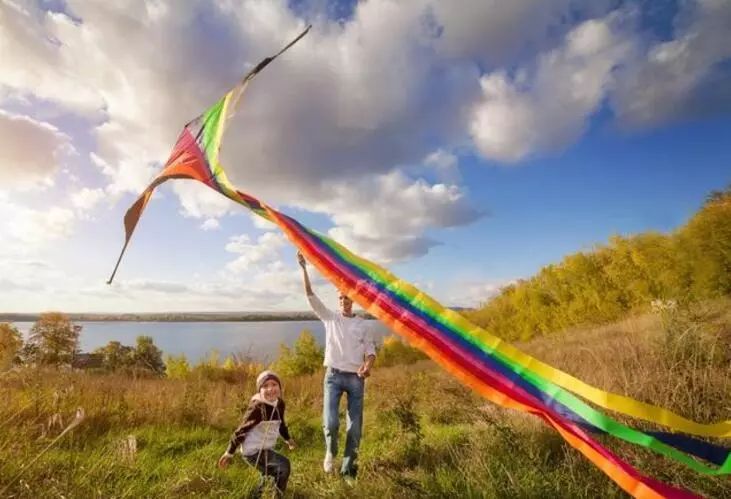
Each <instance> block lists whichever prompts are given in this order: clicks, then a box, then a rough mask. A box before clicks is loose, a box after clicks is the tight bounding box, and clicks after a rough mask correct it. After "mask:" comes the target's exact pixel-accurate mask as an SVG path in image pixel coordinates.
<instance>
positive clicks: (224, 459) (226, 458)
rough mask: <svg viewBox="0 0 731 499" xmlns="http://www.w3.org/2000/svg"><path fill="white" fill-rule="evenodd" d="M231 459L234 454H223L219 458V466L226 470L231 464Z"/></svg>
mask: <svg viewBox="0 0 731 499" xmlns="http://www.w3.org/2000/svg"><path fill="white" fill-rule="evenodd" d="M231 459H233V456H232V455H231V454H224V455H222V456H221V457H219V458H218V467H219V468H221V469H222V470H225V469H226V468H227V467H228V465H229V464H231Z"/></svg>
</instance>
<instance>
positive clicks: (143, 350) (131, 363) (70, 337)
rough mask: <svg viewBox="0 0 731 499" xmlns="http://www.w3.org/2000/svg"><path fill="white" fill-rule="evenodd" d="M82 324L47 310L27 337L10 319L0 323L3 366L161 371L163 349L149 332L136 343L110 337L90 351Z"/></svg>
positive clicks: (0, 349) (0, 366) (158, 373)
mask: <svg viewBox="0 0 731 499" xmlns="http://www.w3.org/2000/svg"><path fill="white" fill-rule="evenodd" d="M81 329H82V326H79V325H77V324H74V323H73V321H71V319H70V318H69V316H68V315H66V314H63V313H61V312H46V313H43V314H41V315H40V317H39V318H38V320H37V321H36V322H35V323H34V324H33V326H32V327H31V330H30V334H29V336H28V340H27V341H23V337H22V335H21V334H20V331H18V329H17V328H16V327H15V326H13V325H12V324H10V323H0V370H2V369H7V368H9V367H12V366H13V365H20V366H27V367H41V366H50V367H69V368H70V367H92V368H99V369H103V370H107V371H119V370H128V371H134V372H146V373H152V374H157V375H161V374H164V372H165V363H164V362H163V359H162V351H161V350H160V349H159V348H157V346H155V344H154V342H153V341H152V338H151V337H149V336H138V337H137V340H136V345H135V346H127V345H122V344H121V343H120V342H118V341H110V342H109V343H108V344H107V345H106V346H104V347H101V348H97V349H96V350H94V351H93V352H91V353H82V352H81V351H80V349H79V336H80V334H81Z"/></svg>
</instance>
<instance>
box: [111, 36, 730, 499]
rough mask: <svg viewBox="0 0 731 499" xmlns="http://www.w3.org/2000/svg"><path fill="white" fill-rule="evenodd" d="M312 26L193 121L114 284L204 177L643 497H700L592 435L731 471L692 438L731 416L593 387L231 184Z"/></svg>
mask: <svg viewBox="0 0 731 499" xmlns="http://www.w3.org/2000/svg"><path fill="white" fill-rule="evenodd" d="M309 29H310V27H307V29H305V31H304V32H302V33H301V34H300V35H299V36H297V38H295V39H294V40H293V41H292V42H291V43H289V44H288V45H287V46H286V47H284V48H283V49H282V50H281V51H279V52H278V53H277V54H276V55H274V56H272V57H268V58H266V59H264V60H263V61H262V62H260V63H259V64H258V65H257V66H256V67H255V68H254V69H253V70H251V71H250V72H249V73H248V74H247V75H246V76H245V77H244V78H243V79H242V80H241V82H240V83H239V84H238V85H237V86H236V87H234V88H233V89H232V90H231V91H229V92H228V93H227V94H226V95H225V96H223V97H222V98H221V99H220V100H219V101H218V102H216V103H215V104H214V105H213V106H211V107H210V108H209V109H208V110H206V111H205V112H204V113H203V114H201V115H200V116H199V117H197V118H196V119H194V120H192V121H191V122H190V123H188V124H187V125H186V126H185V128H184V129H183V131H182V132H181V134H180V136H179V137H178V140H177V143H176V144H175V147H174V149H173V151H172V153H171V155H170V158H169V159H168V161H167V163H166V164H165V167H164V169H163V171H162V172H161V173H160V174H159V175H158V176H157V177H156V178H155V179H154V180H153V182H152V183H151V184H150V186H149V187H148V188H147V189H145V191H144V192H143V193H142V194H141V195H140V197H139V198H138V199H137V201H136V202H135V203H134V204H133V205H132V207H131V208H130V209H129V210H128V211H127V214H126V215H125V217H124V225H125V243H124V247H123V248H122V252H121V253H120V255H119V259H118V260H117V264H116V266H115V268H114V272H113V273H112V276H111V277H110V279H109V281H108V283H110V284H111V282H112V280H113V279H114V275H115V274H116V272H117V269H118V267H119V264H120V262H121V259H122V256H123V255H124V252H125V250H126V248H127V246H128V244H129V241H130V238H131V236H132V233H133V231H134V229H135V227H136V225H137V222H138V221H139V219H140V216H141V215H142V212H143V211H144V209H145V206H146V205H147V202H148V201H149V199H150V197H151V196H152V193H153V191H154V189H155V188H156V187H157V186H158V185H160V184H161V183H163V182H165V181H166V180H168V179H173V178H186V179H192V180H197V181H199V182H203V183H204V184H206V185H207V186H209V187H210V188H212V189H214V190H216V191H218V192H219V193H221V194H223V195H224V196H226V197H228V198H230V199H231V200H233V201H235V202H237V203H239V204H241V205H243V206H245V207H246V208H248V209H249V210H251V211H253V212H255V213H256V214H258V215H259V216H261V217H263V218H265V219H266V220H268V221H270V222H272V223H273V224H275V225H277V226H278V227H279V228H280V229H281V230H282V231H283V233H284V234H285V235H286V236H287V237H288V239H289V240H290V241H291V242H292V243H293V244H294V245H295V246H296V247H297V248H298V249H299V251H301V252H302V254H303V255H304V256H305V258H306V259H307V260H308V261H309V262H310V263H312V265H314V266H315V268H317V269H318V271H320V272H321V273H322V274H323V275H324V276H325V277H326V278H327V279H328V280H329V281H330V282H332V283H333V284H334V285H335V286H336V287H337V288H338V289H339V290H340V291H342V292H344V293H345V294H347V295H348V296H349V297H350V298H351V299H352V300H353V301H355V302H356V303H358V304H359V305H360V306H361V307H363V308H364V309H365V310H367V311H368V312H369V313H371V314H372V315H373V316H375V317H376V318H378V319H379V320H381V321H382V322H384V323H385V324H386V325H388V326H389V327H390V329H391V330H392V331H394V332H395V333H397V334H399V335H400V336H402V337H404V338H406V339H407V340H408V342H409V343H410V344H411V345H413V346H415V347H416V348H418V349H420V350H421V351H423V352H424V353H426V354H427V355H428V356H429V357H430V358H431V359H432V360H434V361H435V362H436V363H437V364H439V365H440V366H441V367H442V368H443V369H445V370H446V371H447V372H449V373H451V374H452V375H454V376H455V377H456V378H457V379H458V380H460V381H461V382H462V383H463V384H465V385H466V386H469V387H470V388H472V389H474V390H475V391H476V392H478V393H479V394H481V395H482V396H483V397H485V398H486V399H488V400H490V401H492V402H494V403H496V404H498V405H500V406H503V407H506V408H511V409H516V410H519V411H523V412H528V413H531V414H534V415H536V416H538V417H540V418H541V419H543V420H544V421H545V422H546V423H547V424H549V425H550V426H552V427H553V428H554V429H556V431H558V432H559V434H560V435H561V436H562V437H563V438H564V439H565V440H566V442H568V443H569V444H570V445H571V446H573V447H574V448H576V449H577V450H578V451H579V452H581V453H582V454H584V456H586V457H587V458H588V459H589V460H591V461H592V462H593V463H594V464H595V465H596V466H597V467H598V468H599V469H601V470H602V471H603V472H604V473H605V474H607V475H608V476H609V477H610V478H611V479H612V480H614V481H615V482H616V483H617V484H618V485H619V486H620V487H621V488H622V489H624V490H625V491H627V492H628V493H629V494H631V495H633V496H635V497H641V498H658V497H696V496H695V495H693V494H692V493H691V492H689V491H686V490H683V489H679V488H676V487H673V486H670V485H667V484H664V483H662V482H659V481H657V480H654V479H653V478H650V477H647V476H644V475H642V474H640V473H639V472H638V471H637V470H635V469H634V468H633V467H631V466H630V465H629V464H627V463H625V462H624V461H622V460H620V459H619V458H618V457H616V456H615V455H614V454H612V453H611V452H610V451H608V450H607V449H606V448H604V447H603V446H602V445H600V444H599V443H598V442H597V441H596V440H594V439H593V438H592V436H590V435H589V433H594V434H608V435H612V436H613V437H616V438H619V439H622V440H624V441H627V442H630V443H633V444H636V445H639V446H642V447H645V448H647V449H650V450H652V451H654V452H656V453H658V454H661V455H664V456H666V457H669V458H671V459H673V460H675V461H677V462H680V463H683V464H684V465H686V466H688V467H690V468H692V469H693V470H695V471H697V472H700V473H704V474H708V475H723V474H729V473H731V452H729V450H728V449H726V448H724V447H722V446H720V445H716V444H712V443H709V442H706V441H703V440H700V439H697V438H694V437H692V436H690V435H696V436H702V437H720V438H725V437H729V436H731V421H723V422H719V423H716V424H701V423H697V422H694V421H691V420H689V419H686V418H683V417H681V416H679V415H677V414H674V413H673V412H671V411H668V410H666V409H663V408H660V407H656V406H653V405H650V404H646V403H643V402H639V401H636V400H633V399H631V398H629V397H625V396H622V395H617V394H612V393H608V392H605V391H603V390H600V389H598V388H595V387H593V386H590V385H588V384H586V383H584V382H582V381H580V380H578V379H576V378H575V377H573V376H571V375H569V374H567V373H565V372H562V371H560V370H558V369H555V368H553V367H551V366H549V365H547V364H544V363H542V362H540V361H539V360H537V359H534V358H532V357H531V356H529V355H527V354H525V353H523V352H521V351H520V350H518V349H516V348H515V347H513V346H511V345H510V344H508V343H506V342H504V341H502V340H501V339H499V338H497V337H496V336H493V335H491V334H490V333H488V332H487V331H485V330H483V329H481V328H480V327H478V326H476V325H474V324H472V323H470V322H469V321H468V320H467V319H466V318H464V317H462V316H461V315H460V314H458V313H457V312H454V311H452V310H449V309H447V308H444V307H442V306H441V305H440V304H439V303H437V302H436V301H435V300H433V299H432V298H430V297H429V296H427V295H426V294H425V293H423V292H421V291H420V290H418V289H416V288H415V287H413V286H411V285H410V284H408V283H406V282H405V281H403V280H400V279H398V278H397V277H396V276H394V275H393V274H391V273H390V272H388V271H387V270H385V269H383V268H381V267H379V266H377V265H376V264H374V263H372V262H369V261H368V260H365V259H363V258H361V257H359V256H357V255H355V254H354V253H352V252H350V251H349V250H348V249H346V248H345V247H344V246H342V245H340V244H338V243H337V242H335V241H333V240H332V239H330V238H328V237H326V236H324V235H322V234H319V233H317V232H316V231H313V230H310V229H308V228H306V227H304V226H302V225H301V224H300V223H299V222H297V221H296V220H294V219H293V218H291V217H289V216H287V215H285V214H283V213H281V212H279V211H277V210H275V209H274V208H272V207H270V206H268V205H267V204H265V203H264V202H262V201H259V200H258V199H256V198H254V197H252V196H250V195H248V194H246V193H244V192H241V191H239V190H238V189H236V188H235V187H234V186H233V185H232V184H231V183H230V182H229V180H228V178H227V177H226V174H225V172H224V170H223V168H222V167H221V164H220V163H219V160H218V155H219V150H220V146H221V140H222V136H223V132H224V128H225V125H226V122H227V120H228V119H229V118H230V117H231V116H232V115H233V114H234V113H235V111H236V106H237V103H238V101H239V99H240V98H241V96H242V94H243V92H244V90H245V89H246V87H247V85H248V84H249V82H250V81H251V80H252V79H253V77H254V76H255V75H256V74H258V73H259V72H260V71H261V70H262V69H263V68H264V67H266V66H267V65H268V64H269V63H270V62H272V61H273V60H274V59H275V58H276V57H278V56H279V55H281V54H282V53H283V52H284V51H285V50H287V49H288V48H289V47H291V46H292V45H294V43H296V42H297V41H298V40H300V39H301V38H302V37H303V36H304V35H305V34H306V33H307V32H308V31H309ZM579 397H582V398H583V399H585V400H586V401H588V402H592V403H594V404H596V405H597V406H599V407H602V408H604V409H608V410H611V411H614V412H618V413H621V414H624V415H627V416H632V417H635V418H638V419H642V420H645V421H647V422H650V423H655V424H658V425H662V426H665V427H667V428H668V429H670V430H671V431H670V432H663V431H657V432H643V431H640V430H638V429H634V428H631V427H629V426H627V425H624V424H622V423H620V422H618V421H616V420H615V419H613V418H611V417H609V416H607V415H606V414H604V413H602V412H601V411H599V410H597V409H595V408H594V407H593V406H590V405H589V404H588V403H586V402H585V401H584V400H582V399H580V398H579ZM686 434H687V435H686ZM690 456H694V457H695V458H700V459H702V460H704V461H707V462H708V463H711V464H713V465H715V466H716V467H713V466H710V465H709V464H706V463H703V462H701V461H698V460H696V459H695V458H694V457H690Z"/></svg>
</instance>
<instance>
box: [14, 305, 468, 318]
mask: <svg viewBox="0 0 731 499" xmlns="http://www.w3.org/2000/svg"><path fill="white" fill-rule="evenodd" d="M451 309H452V310H455V311H458V312H459V311H462V310H466V309H465V308H463V307H451ZM40 315H41V314H22V313H0V322H35V321H37V320H38V317H39V316H40ZM66 315H68V317H69V318H70V319H71V320H72V321H75V322H267V321H281V322H286V321H316V320H318V319H317V316H316V315H315V314H314V313H313V312H310V311H300V312H191V313H183V312H159V313H140V314H134V313H126V314H103V313H67V314H66ZM356 315H359V316H360V317H363V318H364V319H375V317H373V316H372V315H371V314H369V313H367V312H364V311H357V312H356Z"/></svg>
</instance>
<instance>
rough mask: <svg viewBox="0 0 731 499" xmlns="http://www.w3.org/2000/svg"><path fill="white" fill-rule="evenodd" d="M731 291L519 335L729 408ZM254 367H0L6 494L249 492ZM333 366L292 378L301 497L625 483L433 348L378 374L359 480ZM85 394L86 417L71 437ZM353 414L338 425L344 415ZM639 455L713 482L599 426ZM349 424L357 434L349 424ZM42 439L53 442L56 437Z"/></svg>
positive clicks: (707, 406)
mask: <svg viewBox="0 0 731 499" xmlns="http://www.w3.org/2000/svg"><path fill="white" fill-rule="evenodd" d="M730 309H731V307H729V302H728V301H722V302H717V303H713V304H706V305H703V306H702V307H696V308H694V310H692V311H684V312H677V313H673V314H671V315H669V316H668V315H666V316H665V317H660V316H657V315H646V316H638V317H633V318H628V319H626V320H624V321H622V322H619V323H615V324H611V325H606V326H603V327H600V328H595V329H590V330H575V331H569V332H567V333H565V334H563V335H560V336H555V337H548V338H542V339H540V340H536V341H533V342H530V343H527V344H524V345H520V346H521V348H524V349H525V350H527V351H528V352H530V353H531V354H533V355H535V356H537V357H538V358H540V359H542V360H544V361H546V362H548V363H550V364H552V365H554V366H556V367H560V368H562V369H564V370H566V371H568V372H570V373H572V374H574V375H576V376H578V377H579V378H581V379H583V380H585V381H587V382H590V383H592V384H594V385H596V386H599V387H601V388H603V389H606V390H610V391H614V392H618V393H624V394H627V395H630V396H633V397H635V398H638V399H640V400H643V401H647V402H651V403H654V404H658V405H661V406H664V407H667V408H669V409H672V410H674V411H675V412H678V413H680V414H682V415H684V416H686V417H690V418H692V419H695V420H698V421H703V422H711V421H720V420H726V419H731V358H730V356H731V353H730V352H731V347H730V343H729V339H730V338H731V312H730ZM253 384H254V381H253V379H252V378H249V379H247V380H246V381H245V382H244V383H238V384H231V383H227V382H225V381H212V380H210V379H203V378H201V379H187V380H173V379H145V378H138V379H134V378H131V377H125V376H122V375H102V374H89V373H84V372H63V371H54V370H48V371H45V370H44V371H40V370H30V369H26V370H19V371H14V372H9V373H5V374H3V375H2V377H1V378H0V400H1V401H2V404H0V497H28V498H29V497H33V498H36V497H59V498H60V497H65V498H76V497H79V498H86V497H117V498H121V497H245V496H246V495H247V494H248V492H249V491H251V490H252V489H253V488H254V486H255V484H256V483H257V480H258V475H257V473H256V472H254V471H253V470H252V469H251V468H250V467H249V466H248V465H246V464H245V463H244V462H243V461H242V460H240V459H237V460H236V461H235V463H234V464H233V465H232V466H231V467H229V469H227V470H225V471H221V470H218V469H217V468H216V466H215V464H216V460H217V458H218V457H219V456H220V454H221V453H222V452H223V450H224V448H225V446H226V443H227V441H228V438H229V436H230V433H231V431H232V430H233V428H234V427H235V426H236V425H237V423H238V418H239V417H240V414H241V410H242V408H243V407H244V406H245V404H246V402H247V400H248V398H249V396H250V395H251V394H252V393H253ZM321 384H322V378H321V374H315V375H310V376H301V377H296V378H292V379H285V380H284V395H285V400H286V401H287V405H288V420H289V425H290V431H291V433H292V435H293V436H294V438H295V439H296V440H297V443H298V448H297V449H296V450H294V451H291V452H290V451H286V450H283V451H282V452H283V453H285V454H287V455H288V456H289V458H290V460H291V462H292V467H293V472H292V476H291V478H290V484H289V491H288V496H289V497H381V498H386V497H404V496H405V495H408V496H411V497H495V498H498V497H500V498H502V497H505V498H508V497H511V498H512V497H521V498H530V497H535V498H539V497H540V498H545V497H562V498H564V497H586V498H589V497H591V498H594V497H624V496H625V494H624V492H622V491H621V490H620V489H619V488H618V487H616V486H615V485H614V484H613V483H612V482H611V481H610V480H609V479H608V478H607V477H606V476H605V475H604V474H603V473H601V472H600V471H599V470H598V469H596V468H595V467H594V466H593V465H591V464H590V463H589V462H588V461H587V460H586V459H584V458H583V457H582V456H581V455H580V454H579V453H578V452H576V451H575V450H573V449H572V448H570V447H569V446H567V445H566V444H564V442H563V440H562V439H561V438H560V437H559V436H558V434H556V433H555V432H554V431H553V430H551V429H550V428H548V427H547V426H545V425H544V424H543V423H541V422H540V421H539V420H538V419H536V418H534V417H532V416H527V415H523V414H518V413H515V412H512V411H506V410H502V409H500V408H498V407H496V406H494V405H492V404H490V403H488V402H486V401H484V400H482V399H480V398H478V397H477V396H475V395H474V394H472V393H471V392H470V391H468V390H466V389H465V388H463V387H462V386H461V385H460V384H458V383H457V382H456V381H454V380H453V379H452V378H451V377H450V376H449V375H447V374H446V373H444V372H443V371H441V370H440V369H439V368H438V367H436V366H435V365H434V364H432V363H431V362H430V361H421V362H418V363H415V364H410V365H397V366H393V367H388V368H380V369H377V370H376V371H375V372H374V374H373V376H372V377H371V378H370V379H369V381H368V383H367V388H366V403H365V408H366V409H365V424H364V439H363V443H362V448H361V461H360V474H359V479H358V481H357V483H356V485H355V487H350V486H349V485H347V484H345V483H344V482H343V481H341V480H340V479H339V478H337V477H336V476H329V475H325V474H324V473H323V472H322V470H321V459H322V453H323V450H322V447H323V443H322V430H321V427H320V412H321V404H322V388H321ZM77 407H82V408H83V409H84V411H85V419H84V420H83V421H82V422H81V423H80V424H79V425H78V426H77V427H75V428H73V429H72V430H70V431H68V432H67V433H66V434H64V435H63V436H61V438H58V437H59V435H60V434H61V432H62V431H63V430H64V428H66V426H67V425H69V423H70V422H71V421H72V420H73V417H74V414H75V412H76V409H77ZM342 427H344V424H343V425H341V431H343V430H342ZM598 438H599V440H600V441H601V442H603V443H605V444H606V445H607V446H608V447H609V448H610V449H612V450H614V451H615V452H617V453H618V454H619V455H620V456H621V457H623V458H625V459H627V460H628V461H629V462H630V463H631V464H633V465H635V466H636V467H638V468H639V469H640V470H641V471H643V472H645V473H646V474H649V475H651V476H654V477H656V478H658V479H661V480H664V481H668V482H671V483H674V484H677V485H682V486H684V487H687V488H690V489H691V490H693V491H695V492H697V493H700V494H703V495H705V496H708V497H717V498H721V497H731V480H729V479H728V478H723V477H721V478H713V477H705V476H701V475H698V474H696V473H694V472H692V471H689V470H687V469H685V468H684V467H683V466H681V465H677V464H674V463H673V462H671V461H669V460H667V459H664V458H660V457H658V456H655V455H653V454H651V453H649V452H647V451H644V450H640V449H636V448H634V447H632V446H630V445H628V444H624V443H622V442H615V441H613V440H610V439H608V438H606V437H598ZM342 440H344V438H343V439H342ZM44 451H45V452H44Z"/></svg>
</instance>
